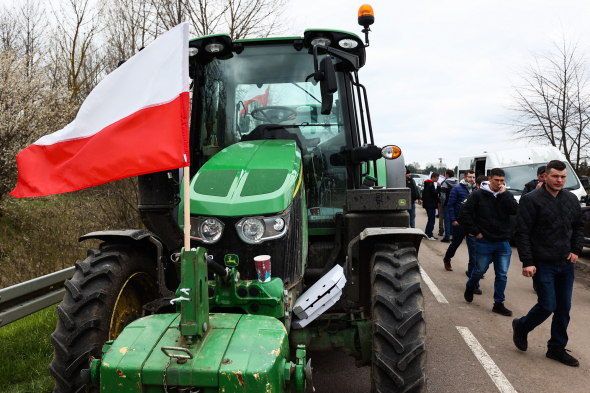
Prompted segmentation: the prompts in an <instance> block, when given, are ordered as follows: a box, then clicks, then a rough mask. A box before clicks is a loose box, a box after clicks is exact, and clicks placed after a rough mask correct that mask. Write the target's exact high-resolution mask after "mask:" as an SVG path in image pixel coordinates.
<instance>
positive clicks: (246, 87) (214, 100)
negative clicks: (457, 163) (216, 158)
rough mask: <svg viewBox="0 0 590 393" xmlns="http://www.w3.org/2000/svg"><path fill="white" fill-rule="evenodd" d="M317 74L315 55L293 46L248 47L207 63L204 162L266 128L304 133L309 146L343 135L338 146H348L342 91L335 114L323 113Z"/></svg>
mask: <svg viewBox="0 0 590 393" xmlns="http://www.w3.org/2000/svg"><path fill="white" fill-rule="evenodd" d="M313 72H314V68H313V56H312V55H310V54H309V53H307V51H297V50H296V49H295V48H294V47H293V45H280V46H258V47H257V46H255V47H246V48H245V49H244V51H243V52H242V53H241V54H236V53H234V54H233V56H232V57H231V58H230V59H227V60H217V59H215V60H213V61H212V62H211V63H209V64H207V65H206V66H205V67H204V81H203V82H204V83H203V88H202V90H201V91H202V94H203V95H202V97H203V103H204V105H203V108H202V117H201V119H202V124H201V138H200V139H201V140H200V142H201V146H202V149H203V156H204V161H207V160H208V159H209V158H211V157H212V156H213V155H215V154H216V153H217V152H218V151H220V150H222V149H224V148H226V147H227V146H229V145H232V144H234V143H237V142H239V141H240V140H241V139H242V136H244V135H246V134H249V133H250V132H252V131H253V130H254V129H255V128H256V127H257V126H260V125H264V124H272V125H273V126H282V127H284V128H285V129H287V130H288V131H292V132H296V133H298V132H297V131H300V132H301V134H302V135H303V137H304V138H305V139H307V140H310V143H309V144H305V143H304V145H305V146H309V145H310V144H311V145H317V144H324V143H325V142H327V141H328V140H330V139H332V138H335V137H337V136H338V135H340V134H342V135H340V136H341V138H340V139H341V141H339V142H338V143H339V144H340V145H342V146H343V145H345V144H346V140H345V138H344V132H343V131H344V130H343V127H342V119H341V115H342V112H341V110H340V107H341V105H340V100H339V92H336V93H334V96H333V97H334V100H333V102H334V104H333V108H332V113H331V114H330V115H328V116H324V115H322V114H320V109H321V94H320V84H319V83H316V82H315V80H314V79H313V76H312V74H313ZM338 74H340V73H338ZM339 79H340V78H339ZM339 82H340V80H339ZM340 84H341V83H339V85H340ZM339 90H340V89H339ZM317 138H319V140H317ZM312 139H313V141H311V140H312ZM302 142H303V141H302ZM303 153H305V152H303Z"/></svg>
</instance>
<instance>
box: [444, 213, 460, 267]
mask: <svg viewBox="0 0 590 393" xmlns="http://www.w3.org/2000/svg"><path fill="white" fill-rule="evenodd" d="M445 208H446V206H445ZM445 214H446V212H445ZM445 218H446V216H445ZM445 224H446V222H445ZM454 229H455V231H454V232H453V241H452V242H451V244H450V245H449V248H447V252H446V254H445V258H444V259H445V261H447V262H451V258H453V257H454V256H455V252H457V249H458V248H459V246H460V245H461V243H463V238H464V237H465V233H464V232H463V227H462V226H461V225H457V226H455V227H454ZM449 232H450V231H449ZM449 232H447V230H446V229H445V234H447V233H449Z"/></svg>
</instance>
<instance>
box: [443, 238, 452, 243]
mask: <svg viewBox="0 0 590 393" xmlns="http://www.w3.org/2000/svg"><path fill="white" fill-rule="evenodd" d="M450 242H451V239H447V238H446V237H445V238H443V239H442V240H441V243H450Z"/></svg>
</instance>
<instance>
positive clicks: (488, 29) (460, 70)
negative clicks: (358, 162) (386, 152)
mask: <svg viewBox="0 0 590 393" xmlns="http://www.w3.org/2000/svg"><path fill="white" fill-rule="evenodd" d="M361 4H362V2H359V1H351V0H330V1H326V0H321V1H320V0H293V3H292V13H293V15H294V16H295V17H296V18H297V26H299V27H300V29H297V30H301V31H297V33H298V34H303V30H305V29H306V28H317V27H325V28H334V29H342V30H347V31H351V32H354V33H356V34H358V35H361V32H360V30H361V29H362V27H361V26H359V25H358V24H357V11H358V8H359V6H360V5H361ZM369 4H371V5H372V6H373V9H374V10H375V24H374V25H373V26H372V27H371V30H372V33H371V35H370V42H371V46H370V47H369V48H367V64H366V66H365V67H363V69H362V70H361V72H360V80H361V83H363V84H364V85H365V86H366V87H367V89H368V94H369V103H370V109H371V116H372V118H373V131H374V133H375V134H376V143H377V144H381V145H383V144H388V143H390V144H396V145H398V146H400V147H401V149H402V151H403V152H404V156H405V160H406V162H414V161H417V162H419V163H420V164H421V166H422V167H424V166H425V165H426V163H428V162H438V158H439V157H442V158H443V163H446V164H447V165H448V166H449V167H454V166H455V165H457V162H458V157H461V156H465V155H472V154H478V153H482V152H483V151H495V150H502V149H509V148H516V147H520V146H526V143H523V142H514V141H513V140H512V138H511V135H510V133H509V131H508V129H507V127H506V126H504V125H503V124H505V123H506V122H507V115H508V113H507V110H506V109H505V106H506V105H508V104H510V102H511V98H510V93H511V80H512V81H513V82H517V81H518V76H517V75H516V74H517V72H518V70H519V69H520V68H521V67H522V65H523V64H525V63H526V62H527V61H529V60H530V59H531V52H541V51H543V50H547V49H549V48H550V46H551V42H552V41H553V40H559V39H560V37H561V33H562V32H565V33H566V35H567V36H568V37H570V39H572V40H577V41H579V44H580V47H582V48H584V49H587V48H588V47H590V37H589V34H590V32H589V31H588V26H590V19H589V16H590V2H588V1H574V0H565V1H563V0H562V1H556V0H554V1H540V0H536V1H531V0H527V1H519V0H512V1H505V0H500V1H494V2H490V1H486V2H484V1H477V0H475V1H473V0H471V1H468V0H453V1H448V0H447V1H440V0H438V1H433V0H430V1H405V2H404V1H384V0H379V1H372V2H370V3H369Z"/></svg>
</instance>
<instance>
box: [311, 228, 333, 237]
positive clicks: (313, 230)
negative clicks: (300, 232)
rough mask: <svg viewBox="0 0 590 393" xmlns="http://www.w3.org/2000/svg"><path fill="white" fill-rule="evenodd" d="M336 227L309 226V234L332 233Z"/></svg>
mask: <svg viewBox="0 0 590 393" xmlns="http://www.w3.org/2000/svg"><path fill="white" fill-rule="evenodd" d="M334 234H336V228H309V235H310V236H314V235H334Z"/></svg>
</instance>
